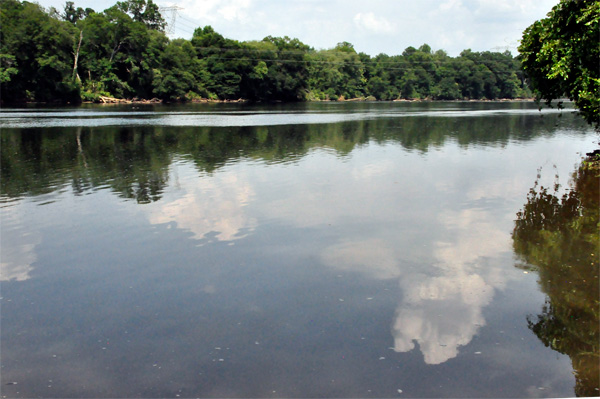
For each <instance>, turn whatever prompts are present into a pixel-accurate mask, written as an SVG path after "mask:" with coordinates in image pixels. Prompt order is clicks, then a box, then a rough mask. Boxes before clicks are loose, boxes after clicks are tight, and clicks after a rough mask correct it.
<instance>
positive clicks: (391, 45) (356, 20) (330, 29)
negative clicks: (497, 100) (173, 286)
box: [38, 0, 558, 56]
mask: <svg viewBox="0 0 600 399" xmlns="http://www.w3.org/2000/svg"><path fill="white" fill-rule="evenodd" d="M73 1H74V2H75V5H76V6H78V7H83V8H86V7H90V8H93V9H94V10H96V11H102V10H104V9H105V8H108V7H110V6H111V5H113V4H114V3H116V1H117V0H114V1H112V0H73ZM154 1H155V3H157V4H158V5H159V6H164V7H168V6H177V7H180V10H178V11H177V14H176V15H175V24H174V26H173V27H174V30H173V33H172V34H171V35H170V37H183V38H187V39H189V38H191V36H192V33H193V31H194V29H195V28H197V27H199V26H205V25H212V27H213V28H214V29H215V30H216V31H217V32H219V33H221V34H223V35H224V36H225V37H228V38H232V39H237V40H261V39H262V38H264V37H265V36H268V35H272V36H289V37H292V38H298V39H300V40H301V41H302V42H304V43H306V44H308V45H310V46H312V47H314V48H316V49H324V48H332V47H334V46H335V45H336V44H337V43H338V42H341V41H347V42H350V43H352V44H353V45H354V47H355V48H356V50H357V51H362V52H365V53H367V54H370V55H373V56H374V55H377V54H379V53H386V54H388V55H395V54H401V53H402V51H403V50H404V49H405V48H406V47H408V46H414V47H419V46H420V45H422V44H423V43H427V44H429V45H430V46H431V48H432V49H433V50H439V49H443V50H446V51H447V52H448V54H449V55H451V56H457V55H458V54H459V53H460V52H461V51H462V50H464V49H467V48H470V49H472V50H473V51H487V50H489V51H505V50H509V51H511V52H512V53H513V55H516V54H517V52H516V48H517V46H518V41H519V40H520V38H521V35H522V33H523V30H524V29H525V28H527V27H528V26H529V25H531V24H532V23H533V22H534V21H536V20H538V19H541V18H544V17H545V16H546V14H547V13H548V12H549V11H550V10H551V9H552V7H553V6H554V5H556V4H557V3H558V0H395V1H392V0H368V1H367V0H360V1H359V0H293V1H292V0H176V1H173V0H154ZM38 3H39V4H40V5H42V6H44V7H50V6H54V7H56V8H57V9H59V10H62V8H63V6H64V3H65V1H64V0H38ZM163 14H164V15H163V16H164V17H165V19H167V21H169V22H170V21H171V18H172V16H173V14H172V12H166V11H165V12H164V13H163Z"/></svg>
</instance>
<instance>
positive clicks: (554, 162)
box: [0, 102, 598, 398]
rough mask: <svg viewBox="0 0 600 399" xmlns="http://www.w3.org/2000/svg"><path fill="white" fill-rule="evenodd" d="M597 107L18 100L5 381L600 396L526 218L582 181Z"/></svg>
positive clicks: (11, 154)
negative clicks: (546, 334) (565, 328)
mask: <svg viewBox="0 0 600 399" xmlns="http://www.w3.org/2000/svg"><path fill="white" fill-rule="evenodd" d="M580 119H581V118H579V117H578V116H576V115H573V112H572V111H571V110H563V111H559V110H556V109H544V110H542V111H539V110H538V109H537V106H536V105H535V104H533V103H528V102H520V103H485V102H482V103H472V102H464V103H463V102H449V103H435V102H434V103H308V104H282V105H270V106H267V105H246V104H189V105H172V106H168V105H155V106H141V105H140V106H138V105H115V106H96V105H85V106H81V107H75V108H33V107H32V108H22V109H9V108H5V109H2V110H1V111H0V128H1V131H0V135H1V162H2V169H1V172H2V175H1V191H0V207H1V208H0V209H1V260H2V273H1V299H0V304H1V326H2V331H1V332H2V335H1V341H0V344H1V346H0V349H1V352H0V353H1V360H2V361H1V364H2V365H1V367H2V369H1V371H2V373H1V374H2V377H1V378H2V380H1V381H2V395H3V397H4V396H6V397H63V398H75V397H77V398H99V397H107V398H108V397H114V398H117V397H119V398H124V397H169V398H175V397H182V398H184V397H378V398H381V397H429V398H434V397H440V398H441V397H569V396H574V395H575V394H576V393H579V392H592V393H594V392H598V390H597V380H596V381H595V382H594V381H592V382H591V383H590V382H585V381H584V382H582V381H581V379H582V378H583V377H581V378H579V377H577V375H578V373H584V372H586V371H583V370H578V369H577V366H574V364H576V362H575V361H574V360H573V358H572V356H570V355H569V353H567V352H566V351H564V350H562V351H559V350H555V348H554V347H552V346H547V345H546V342H544V340H543V339H541V338H540V337H538V335H539V334H536V332H535V331H536V330H535V328H533V327H532V321H534V320H536V318H537V317H538V315H541V314H544V309H545V306H546V307H547V305H548V303H549V301H550V300H551V297H549V295H551V293H550V294H549V293H548V292H546V291H547V290H545V289H544V285H543V284H542V283H541V281H540V278H541V277H540V276H541V275H542V274H541V273H540V272H538V269H536V265H531V264H528V263H527V262H528V261H527V259H524V258H523V256H520V255H519V254H518V253H516V252H515V246H514V243H513V238H512V234H513V229H515V220H516V219H517V214H518V212H519V211H520V210H522V209H523V208H524V206H525V204H526V203H527V201H528V193H529V192H530V189H531V188H532V187H539V186H545V187H552V186H553V185H554V184H556V183H558V184H560V187H557V192H556V195H557V196H560V195H562V193H566V192H568V191H569V189H570V187H571V186H572V182H573V173H574V171H576V170H577V168H578V165H579V163H580V162H581V157H582V155H583V154H584V153H585V152H587V151H591V150H593V149H594V148H595V146H596V144H595V143H596V142H597V141H598V136H597V134H596V133H594V131H593V129H591V128H590V127H588V126H587V125H585V123H584V122H583V121H582V120H580ZM570 185H571V186H570ZM592 255H594V254H592ZM593 262H595V266H594V267H595V268H596V269H594V270H597V267H598V263H597V260H596V258H594V257H592V263H593ZM594 273H595V275H596V276H595V280H593V278H594V277H593V276H592V277H591V278H592V281H591V282H589V284H592V285H591V287H594V285H593V284H596V287H597V286H598V280H597V271H595V272H594ZM592 292H594V291H593V289H592ZM593 301H596V302H595V303H594V302H593ZM597 303H598V298H597V296H596V297H595V298H592V302H591V303H590V306H592V308H593V307H594V306H596V309H597ZM597 314H598V313H597V312H596V317H597ZM586 328H587V327H585V326H582V327H581V331H579V330H578V331H579V332H580V333H581V334H597V328H596V330H595V331H591V332H589V331H587V330H586ZM592 330H593V329H592ZM596 337H597V335H596ZM597 348H598V347H597V346H596V347H595V350H594V352H595V353H594V355H595V356H596V358H597ZM596 366H597V365H596ZM595 372H596V374H597V368H596V370H595ZM582 384H584V385H586V384H587V385H586V386H585V387H584V388H585V389H584V391H581V390H580V389H581V385H582ZM590 384H591V385H590ZM578 389H579V390H578Z"/></svg>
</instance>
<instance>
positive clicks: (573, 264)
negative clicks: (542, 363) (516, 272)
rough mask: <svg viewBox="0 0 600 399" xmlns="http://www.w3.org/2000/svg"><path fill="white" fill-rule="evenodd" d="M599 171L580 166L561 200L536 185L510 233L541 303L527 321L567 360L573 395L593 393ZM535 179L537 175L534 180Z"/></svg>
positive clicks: (596, 346)
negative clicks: (543, 300) (538, 288)
mask: <svg viewBox="0 0 600 399" xmlns="http://www.w3.org/2000/svg"><path fill="white" fill-rule="evenodd" d="M598 174H599V169H598V161H596V164H595V165H594V164H593V163H590V162H589V161H585V162H584V163H583V164H582V165H581V166H580V167H579V169H578V170H577V171H575V172H574V174H573V188H572V189H571V190H569V191H567V193H566V194H564V195H563V196H562V197H561V198H559V197H558V195H559V194H558V190H559V185H558V184H555V186H554V190H553V192H549V190H548V188H546V187H539V189H538V187H537V182H536V185H534V187H533V188H532V189H531V191H530V192H529V195H528V198H527V203H526V204H525V206H524V209H523V210H522V211H521V212H519V213H517V220H516V222H515V229H514V232H513V245H514V249H515V252H516V253H517V254H518V255H519V256H520V257H521V259H522V260H523V261H525V262H526V264H527V266H525V267H528V268H532V269H533V270H536V271H537V272H538V274H539V284H540V286H541V289H542V290H543V291H544V293H546V295H547V299H546V304H545V305H544V307H543V309H542V312H541V313H540V314H539V315H537V316H536V317H535V316H530V317H528V320H527V322H528V325H529V328H530V329H531V331H533V332H534V333H535V334H536V335H537V336H538V337H539V338H540V340H541V341H542V342H543V343H544V344H545V345H546V346H549V347H551V348H552V349H554V350H556V351H558V352H560V353H563V354H566V355H568V356H569V357H570V358H571V361H572V364H573V369H574V374H575V378H576V384H575V394H576V395H577V396H598V395H599V394H600V392H599V362H600V356H599V342H600V337H599V332H598V330H599V304H600V301H599V296H600V290H599V280H598V274H599V270H598V269H599V262H598V259H599V256H598V255H599V254H598V250H599V245H598V243H599V242H600V241H599V234H598V231H599V230H598V227H599V223H598V214H599V204H598V202H599V199H600V192H599V180H600V179H599V178H598ZM538 178H539V175H538Z"/></svg>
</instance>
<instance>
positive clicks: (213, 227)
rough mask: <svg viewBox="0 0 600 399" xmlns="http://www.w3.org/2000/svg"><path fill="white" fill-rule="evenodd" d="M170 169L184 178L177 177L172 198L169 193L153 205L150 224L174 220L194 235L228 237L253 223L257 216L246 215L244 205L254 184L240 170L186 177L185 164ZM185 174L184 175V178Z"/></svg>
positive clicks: (242, 234) (239, 234) (244, 231)
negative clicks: (209, 175)
mask: <svg viewBox="0 0 600 399" xmlns="http://www.w3.org/2000/svg"><path fill="white" fill-rule="evenodd" d="M173 168H178V169H183V170H181V171H175V172H174V171H172V173H174V174H176V175H178V176H182V177H183V178H184V179H182V180H179V181H178V185H179V189H178V190H177V191H176V193H175V194H176V196H175V198H170V197H173V195H172V194H171V195H169V196H168V198H165V199H164V200H163V201H161V202H160V204H159V205H157V206H154V207H152V210H151V211H150V212H149V220H150V223H152V224H161V223H169V222H175V223H176V224H177V227H178V228H180V229H185V230H188V231H191V232H192V233H193V237H194V238H196V239H198V240H202V239H205V238H207V236H208V235H209V234H210V233H213V235H211V238H210V239H217V240H221V241H231V240H235V239H240V238H243V237H245V236H246V235H247V234H248V233H249V232H251V231H252V230H253V229H254V227H255V226H256V219H254V218H252V217H249V216H248V215H247V214H246V213H245V211H244V207H245V206H246V205H247V204H248V202H249V201H250V199H251V197H252V196H253V188H252V186H251V185H250V183H249V182H248V181H247V180H246V179H245V178H244V176H243V173H242V172H236V171H222V172H221V173H218V174H215V175H213V176H211V177H208V176H207V177H205V178H203V179H195V178H189V176H190V172H191V173H192V174H193V171H189V170H187V171H186V170H185V169H186V166H185V165H181V164H179V165H178V164H175V165H173ZM186 177H187V178H186Z"/></svg>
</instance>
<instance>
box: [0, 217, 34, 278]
mask: <svg viewBox="0 0 600 399" xmlns="http://www.w3.org/2000/svg"><path fill="white" fill-rule="evenodd" d="M0 211H1V212H2V223H0V237H2V249H1V251H0V253H1V256H0V281H10V280H16V281H25V280H28V279H29V278H31V275H30V273H31V272H32V271H33V264H34V262H35V261H36V260H37V254H36V252H35V247H36V245H38V244H39V243H40V241H41V238H40V235H39V234H38V233H37V232H26V233H21V234H14V233H13V232H12V231H11V230H12V229H13V228H15V226H18V225H19V224H21V223H22V222H23V221H22V215H20V209H19V208H17V207H10V208H9V207H2V208H0Z"/></svg>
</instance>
